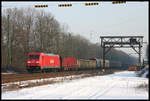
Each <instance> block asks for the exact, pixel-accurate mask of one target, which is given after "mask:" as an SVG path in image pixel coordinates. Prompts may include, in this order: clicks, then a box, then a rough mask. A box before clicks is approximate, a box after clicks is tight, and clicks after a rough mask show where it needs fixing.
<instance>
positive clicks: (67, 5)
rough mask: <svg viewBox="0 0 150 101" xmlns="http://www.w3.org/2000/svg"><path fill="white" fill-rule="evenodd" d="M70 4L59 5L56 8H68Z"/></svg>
mask: <svg viewBox="0 0 150 101" xmlns="http://www.w3.org/2000/svg"><path fill="white" fill-rule="evenodd" d="M70 6H72V4H59V5H58V7H70Z"/></svg>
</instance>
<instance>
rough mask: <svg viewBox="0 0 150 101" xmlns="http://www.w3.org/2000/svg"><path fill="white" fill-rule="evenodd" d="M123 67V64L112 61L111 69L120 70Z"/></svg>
mask: <svg viewBox="0 0 150 101" xmlns="http://www.w3.org/2000/svg"><path fill="white" fill-rule="evenodd" d="M121 67H122V64H121V62H119V61H110V68H112V69H120V68H121Z"/></svg>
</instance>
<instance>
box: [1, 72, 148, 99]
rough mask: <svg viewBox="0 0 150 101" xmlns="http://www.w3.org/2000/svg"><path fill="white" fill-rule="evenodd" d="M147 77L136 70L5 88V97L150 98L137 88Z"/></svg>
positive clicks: (3, 93)
mask: <svg viewBox="0 0 150 101" xmlns="http://www.w3.org/2000/svg"><path fill="white" fill-rule="evenodd" d="M143 83H147V84H148V78H142V77H136V74H135V73H134V72H133V71H124V72H117V73H115V74H110V75H104V76H94V77H87V78H82V79H76V80H72V81H71V82H63V83H55V84H49V85H43V86H37V87H32V88H24V89H20V90H17V91H7V92H2V94H1V95H2V99H148V97H149V96H148V91H147V90H146V89H141V88H137V86H139V85H140V84H143Z"/></svg>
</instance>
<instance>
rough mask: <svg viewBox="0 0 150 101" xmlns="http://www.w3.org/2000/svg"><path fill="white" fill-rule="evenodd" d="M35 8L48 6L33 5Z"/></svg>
mask: <svg viewBox="0 0 150 101" xmlns="http://www.w3.org/2000/svg"><path fill="white" fill-rule="evenodd" d="M34 7H35V8H43V7H48V5H35V6H34Z"/></svg>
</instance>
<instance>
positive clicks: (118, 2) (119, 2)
mask: <svg viewBox="0 0 150 101" xmlns="http://www.w3.org/2000/svg"><path fill="white" fill-rule="evenodd" d="M123 3H126V1H112V4H123Z"/></svg>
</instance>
